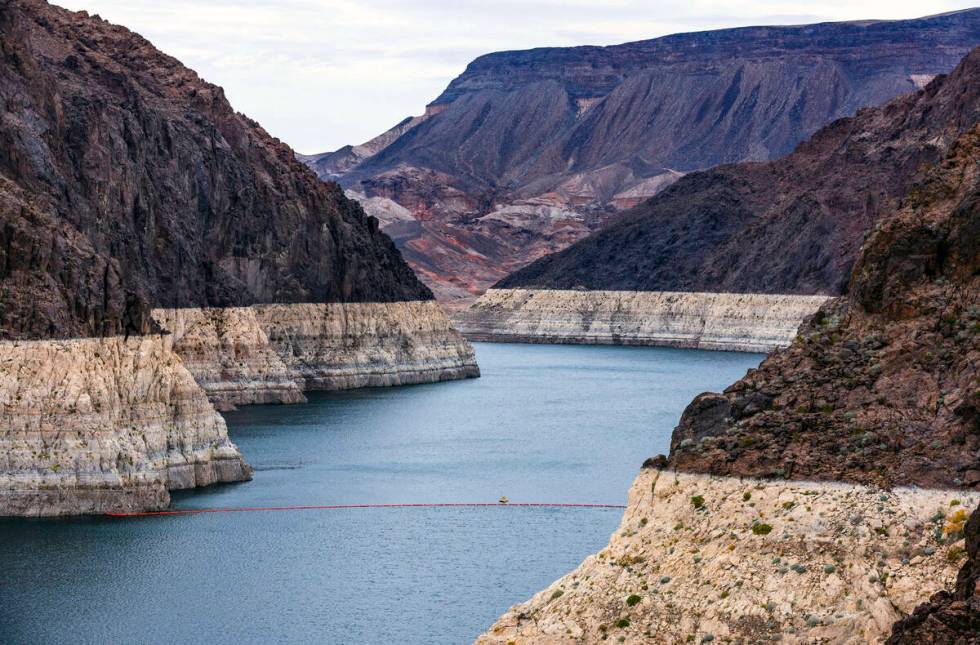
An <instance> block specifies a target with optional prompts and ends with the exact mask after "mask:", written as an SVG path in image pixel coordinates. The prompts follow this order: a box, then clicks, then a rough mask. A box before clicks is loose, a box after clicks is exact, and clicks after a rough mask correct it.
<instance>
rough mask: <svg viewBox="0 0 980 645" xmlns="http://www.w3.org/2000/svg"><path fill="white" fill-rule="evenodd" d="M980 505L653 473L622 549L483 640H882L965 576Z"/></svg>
mask: <svg viewBox="0 0 980 645" xmlns="http://www.w3.org/2000/svg"><path fill="white" fill-rule="evenodd" d="M978 502H980V493H975V492H974V493H967V494H962V493H961V492H960V491H955V490H924V489H918V488H897V489H894V490H891V491H883V490H880V489H877V488H875V487H867V486H861V485H853V484H843V483H836V482H833V483H831V482H828V483H816V482H801V481H766V480H759V479H752V478H744V479H743V478H736V477H712V476H709V475H701V474H690V473H679V472H676V471H672V470H658V469H654V468H648V469H644V470H643V471H642V472H641V473H640V475H639V477H637V479H636V481H635V482H634V484H633V487H632V489H631V490H630V494H629V505H628V507H627V509H626V512H625V513H624V514H623V519H622V522H621V523H620V526H619V528H618V529H617V530H616V532H615V533H614V534H613V536H612V537H611V538H610V540H609V544H608V545H607V546H606V547H605V548H604V549H602V550H601V551H599V553H597V554H595V555H591V556H589V557H588V558H586V559H585V561H584V562H583V563H582V564H581V565H580V566H579V567H578V568H577V569H576V570H575V571H572V572H571V573H569V574H568V575H566V576H564V577H562V578H560V579H559V580H557V581H555V582H554V583H552V584H551V585H550V586H549V587H548V588H547V589H545V590H543V591H541V592H540V593H538V594H536V595H535V596H534V597H533V598H531V599H530V600H528V601H527V602H525V603H522V604H519V605H515V606H514V607H512V608H511V609H510V610H509V611H508V612H507V613H506V614H504V615H503V616H502V617H501V618H500V620H499V621H498V622H497V623H496V624H495V625H493V626H492V627H491V628H490V629H489V630H488V631H487V632H486V633H485V634H484V635H483V636H482V637H480V638H479V639H478V640H477V642H478V643H508V642H518V643H598V642H608V641H609V640H612V641H613V642H616V641H617V640H618V639H619V638H620V637H625V642H629V643H684V642H695V643H700V642H710V641H715V642H725V641H726V640H728V641H730V642H749V641H756V642H758V641H759V640H760V639H761V640H763V641H769V640H774V639H779V640H780V641H781V642H792V643H797V642H798V643H812V642H823V643H880V642H881V641H882V639H883V638H885V637H886V636H887V635H888V634H889V633H890V631H891V628H892V624H893V623H894V622H895V621H896V620H899V619H900V618H902V617H903V616H905V615H907V614H908V613H910V612H911V611H912V610H913V609H914V608H915V606H916V604H918V603H919V602H920V601H921V600H922V599H925V598H928V597H929V596H930V594H932V593H935V592H937V591H939V590H940V589H943V588H944V587H946V586H948V585H950V584H951V583H952V582H953V581H954V580H955V579H956V575H957V569H958V568H959V567H960V566H961V565H962V563H963V562H964V560H965V558H966V554H965V551H964V541H963V531H964V528H965V522H966V518H967V517H968V516H969V510H970V509H972V508H974V507H975V506H976V505H977V503H978ZM692 636H693V640H691V637H692ZM706 637H711V638H709V639H707V640H706Z"/></svg>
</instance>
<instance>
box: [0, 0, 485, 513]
mask: <svg viewBox="0 0 980 645" xmlns="http://www.w3.org/2000/svg"><path fill="white" fill-rule="evenodd" d="M0 124H2V127H0V340H2V342H3V343H4V344H2V345H0V365H2V367H0V370H2V371H0V376H2V378H3V380H2V381H0V403H2V406H3V407H2V409H0V414H2V415H3V421H4V423H3V425H2V426H0V439H2V442H3V444H0V448H2V449H3V450H2V453H0V515H58V514H70V513H101V512H105V511H109V510H149V509H156V508H161V507H163V506H165V505H166V504H167V503H168V496H167V491H168V490H169V489H174V488H185V487H189V486H201V485H206V484H210V483H213V482H217V481H233V480H240V479H246V478H248V477H249V476H250V475H249V469H248V466H247V465H245V463H244V461H243V460H242V458H241V455H239V454H238V451H237V449H236V448H235V447H234V445H232V444H231V443H230V442H229V441H228V437H227V434H226V432H225V426H224V422H223V421H222V420H221V417H220V416H218V414H217V413H216V412H215V409H214V407H213V406H217V407H219V408H222V409H228V408H231V407H233V406H235V405H239V404H249V403H273V402H275V403H291V402H296V401H302V400H303V399H304V396H303V393H302V392H303V390H304V389H308V388H334V387H354V386H358V385H379V384H396V383H412V382H425V381H434V380H441V379H447V378H458V377H462V376H475V375H476V374H477V373H478V372H477V369H476V364H475V362H474V360H473V353H472V349H471V348H470V347H469V345H468V344H467V343H466V342H465V341H464V340H463V339H462V338H461V337H459V336H458V334H456V333H455V332H454V331H453V330H452V329H451V327H450V325H449V322H448V320H447V319H446V317H445V315H444V314H443V313H442V311H441V310H439V308H438V306H437V305H435V303H434V302H433V301H432V293H431V292H430V291H429V289H428V288H426V287H425V286H424V285H423V284H422V283H420V282H419V281H418V279H417V278H416V277H415V275H414V273H413V272H412V270H411V269H410V268H409V266H408V265H407V264H406V263H405V262H404V260H403V259H402V257H401V255H400V254H399V253H398V251H397V249H396V248H395V246H394V243H393V242H392V240H391V239H390V238H389V237H388V236H387V235H385V234H384V233H383V232H382V231H381V230H380V227H379V222H378V220H377V219H375V218H373V217H370V216H368V215H366V214H365V213H364V211H363V210H362V209H361V207H360V206H359V205H358V204H357V203H356V202H353V201H351V200H349V199H347V198H346V197H344V195H343V192H342V191H341V189H340V188H339V186H337V185H336V184H334V183H332V182H322V181H320V180H319V179H318V178H317V177H316V175H315V174H314V173H313V172H312V171H311V170H309V169H308V168H307V167H306V166H304V165H303V164H302V163H300V162H299V161H297V160H296V157H295V153H294V152H293V151H292V150H291V149H290V148H289V147H288V146H286V145H285V144H283V143H282V142H281V141H279V140H278V139H275V138H274V137H272V136H270V135H269V134H268V133H267V132H265V131H264V130H263V129H262V128H261V126H259V124H257V123H256V122H254V121H252V120H251V119H249V118H248V117H246V116H245V115H243V114H241V113H239V112H237V111H235V109H234V108H233V107H232V106H231V105H230V104H229V103H228V101H227V100H226V99H225V96H224V91H223V90H222V89H221V88H220V87H218V86H216V85H213V84H210V83H208V82H206V81H204V80H203V79H201V78H200V77H199V76H198V75H197V74H196V73H195V72H194V71H193V70H190V69H188V68H187V67H185V66H183V65H182V64H181V63H180V62H179V61H178V60H176V59H174V58H172V57H170V56H168V55H166V54H164V53H162V52H160V51H159V50H157V49H156V48H155V47H154V46H153V45H152V44H151V43H149V42H148V41H147V40H146V39H144V38H142V37H141V36H139V35H138V34H135V33H133V32H131V31H129V30H127V29H125V28H123V27H120V26H117V25H113V24H110V23H108V22H107V21H105V20H103V19H101V18H100V17H98V16H93V15H89V14H88V13H86V12H70V11H66V10H64V9H61V8H59V7H56V6H53V5H50V4H48V3H47V2H44V1H43V0H0ZM303 303H321V304H303ZM322 303H329V304H322ZM354 303H357V304H354ZM375 303H389V304H384V305H378V304H375ZM260 305H261V307H260ZM260 312H261V314H262V315H261V316H259V313H260ZM304 316H308V318H304ZM168 331H169V332H170V333H164V332H168ZM280 350H282V351H283V352H288V354H284V353H281V352H280ZM195 379H197V382H195ZM209 398H210V399H211V403H209V401H208V399H209ZM212 403H213V405H212Z"/></svg>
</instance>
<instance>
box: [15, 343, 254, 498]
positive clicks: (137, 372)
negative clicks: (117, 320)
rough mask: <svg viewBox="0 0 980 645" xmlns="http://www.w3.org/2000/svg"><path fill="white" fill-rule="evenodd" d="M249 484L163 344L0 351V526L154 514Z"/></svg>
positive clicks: (20, 346) (245, 469)
mask: <svg viewBox="0 0 980 645" xmlns="http://www.w3.org/2000/svg"><path fill="white" fill-rule="evenodd" d="M250 478H251V469H250V468H249V466H248V465H247V464H246V463H245V461H244V459H243V458H242V455H241V454H240V453H239V451H238V449H237V448H236V447H235V445H234V444H233V443H232V442H231V441H230V440H229V439H228V434H227V430H226V427H225V422H224V420H223V419H222V418H221V416H220V415H219V414H218V413H217V412H215V410H214V408H213V407H212V406H211V404H210V403H209V402H208V399H207V397H206V396H205V394H204V391H203V390H202V389H201V388H200V387H199V386H198V384H197V383H196V382H195V381H194V378H193V377H192V376H191V374H190V372H188V371H187V369H185V368H184V366H183V364H182V362H181V359H180V358H179V357H178V356H177V354H176V353H174V351H173V341H172V339H171V338H170V337H169V336H166V335H152V336H139V337H129V338H124V337H111V338H104V339H75V340H39V341H4V342H2V343H0V516H2V515H30V516H49V515H66V514H80V513H106V512H130V511H143V510H155V509H162V508H166V506H167V505H168V504H169V502H170V496H169V494H168V491H169V490H174V489H182V488H191V487H194V486H205V485H208V484H213V483H217V482H229V481H241V480H245V479H250Z"/></svg>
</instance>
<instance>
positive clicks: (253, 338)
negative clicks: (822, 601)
mask: <svg viewBox="0 0 980 645" xmlns="http://www.w3.org/2000/svg"><path fill="white" fill-rule="evenodd" d="M153 318H154V320H155V321H156V322H157V323H158V324H159V325H160V326H161V327H162V328H163V329H165V330H167V331H168V332H171V334H172V335H173V338H174V351H175V352H176V353H177V354H179V355H180V357H181V359H182V360H183V363H184V365H185V366H186V367H187V369H188V371H190V372H191V374H193V375H194V378H195V379H196V380H197V382H198V383H200V385H201V386H202V387H203V388H204V390H205V391H206V392H207V394H208V397H209V398H210V399H211V401H213V402H214V404H215V405H216V406H217V407H218V408H219V409H232V408H234V407H235V406H238V405H246V404H251V403H297V402H301V401H305V400H306V398H305V397H304V396H303V392H304V391H307V390H341V389H351V388H358V387H378V386H391V385H411V384H416V383H434V382H438V381H448V380H453V379H461V378H472V377H476V376H479V374H480V370H479V368H478V367H477V364H476V357H475V355H474V353H473V348H472V346H470V344H469V343H468V342H466V340H465V339H464V338H463V337H462V336H461V335H460V333H459V332H457V331H456V330H455V329H453V327H452V325H451V324H450V322H449V319H448V318H447V317H446V316H445V314H444V313H443V312H442V310H441V309H440V307H439V304H438V303H437V302H435V301H433V300H429V301H422V302H394V303H331V304H283V305H255V306H253V307H229V308H225V309H218V308H209V309H156V310H154V311H153Z"/></svg>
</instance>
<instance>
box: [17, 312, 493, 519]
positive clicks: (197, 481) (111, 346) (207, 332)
mask: <svg viewBox="0 0 980 645" xmlns="http://www.w3.org/2000/svg"><path fill="white" fill-rule="evenodd" d="M153 319H154V321H155V322H156V323H157V324H159V325H160V326H161V327H162V328H163V329H165V330H166V331H167V333H163V334H158V335H147V336H132V337H129V338H125V337H121V336H120V337H111V338H104V339H99V338H86V339H72V340H36V341H4V342H0V426H2V428H0V455H2V459H3V462H0V473H2V474H0V516H4V515H27V516H55V515H76V514H99V513H108V512H132V511H148V510H159V509H163V508H166V507H167V505H168V504H169V502H170V497H169V494H168V491H170V490H175V489H183V488H193V487H195V486H207V485H209V484H213V483H219V482H232V481H242V480H246V479H250V478H251V468H250V467H249V466H248V465H247V464H246V462H245V460H244V457H243V456H242V454H241V453H240V452H239V451H238V448H237V447H235V445H234V444H233V443H232V442H231V441H230V440H229V438H228V434H227V428H226V426H225V422H224V420H223V419H222V418H221V415H219V414H218V413H217V412H216V410H215V408H217V409H220V410H229V409H234V407H235V406H238V405H247V404H256V403H297V402H302V401H305V400H306V399H305V396H304V395H303V392H304V391H306V390H334V389H346V388H354V387H373V386H388V385H407V384H413V383H431V382H436V381H444V380H450V379H458V378H472V377H476V376H479V368H478V367H477V365H476V359H475V356H474V353H473V348H472V347H471V346H470V344H469V343H468V342H467V341H466V340H465V339H464V338H463V337H462V336H460V334H459V333H458V332H456V331H455V330H454V329H453V328H452V326H451V325H450V323H449V320H448V319H447V318H446V316H445V314H444V313H443V312H442V310H441V309H440V308H439V305H438V304H437V303H435V302H434V301H428V302H404V303H356V304H318V305H314V304H305V305H263V306H255V307H231V308H225V309H219V308H206V309H202V308H188V309H157V310H154V311H153ZM209 399H210V402H209ZM212 406H213V407H212Z"/></svg>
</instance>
